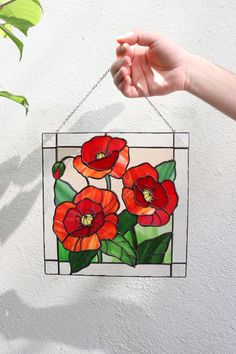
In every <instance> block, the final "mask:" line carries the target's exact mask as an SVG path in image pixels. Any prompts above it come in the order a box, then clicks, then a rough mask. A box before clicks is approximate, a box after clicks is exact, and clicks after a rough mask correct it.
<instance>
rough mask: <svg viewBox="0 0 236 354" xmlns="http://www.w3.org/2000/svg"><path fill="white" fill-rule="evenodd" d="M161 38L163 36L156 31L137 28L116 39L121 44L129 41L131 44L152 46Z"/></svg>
mask: <svg viewBox="0 0 236 354" xmlns="http://www.w3.org/2000/svg"><path fill="white" fill-rule="evenodd" d="M160 38H161V36H160V35H159V34H157V33H154V32H146V31H142V30H135V31H132V32H129V33H126V34H124V35H123V36H120V37H118V38H117V39H116V40H117V42H118V43H120V44H123V43H128V44H129V45H134V44H139V45H141V46H150V45H152V44H153V43H154V42H155V41H157V40H158V39H160Z"/></svg>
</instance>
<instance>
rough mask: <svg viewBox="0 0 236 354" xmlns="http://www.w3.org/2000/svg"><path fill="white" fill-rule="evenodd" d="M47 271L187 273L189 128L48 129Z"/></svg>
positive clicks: (45, 145)
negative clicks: (145, 130) (158, 130)
mask: <svg viewBox="0 0 236 354" xmlns="http://www.w3.org/2000/svg"><path fill="white" fill-rule="evenodd" d="M42 142H43V147H42V151H43V201H44V203H43V209H44V210H43V216H44V262H45V273H46V274H63V275H78V276H80V275H81V276H82V275H83V276H92V275H102V276H135V277H136V276H145V277H185V276H186V269H187V237H188V235H187V232H188V160H189V134H188V133H119V132H113V133H55V134H52V133H45V134H43V138H42Z"/></svg>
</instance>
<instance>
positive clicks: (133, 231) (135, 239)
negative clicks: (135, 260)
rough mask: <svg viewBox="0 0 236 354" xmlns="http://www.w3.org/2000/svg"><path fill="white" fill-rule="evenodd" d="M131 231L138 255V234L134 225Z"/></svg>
mask: <svg viewBox="0 0 236 354" xmlns="http://www.w3.org/2000/svg"><path fill="white" fill-rule="evenodd" d="M130 233H131V237H132V243H133V247H134V249H135V251H136V253H137V256H138V241H137V236H136V232H135V229H134V227H132V228H131V229H130Z"/></svg>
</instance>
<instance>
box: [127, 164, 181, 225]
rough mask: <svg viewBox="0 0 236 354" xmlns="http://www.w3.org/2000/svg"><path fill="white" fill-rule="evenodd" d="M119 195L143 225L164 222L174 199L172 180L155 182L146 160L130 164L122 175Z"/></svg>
mask: <svg viewBox="0 0 236 354" xmlns="http://www.w3.org/2000/svg"><path fill="white" fill-rule="evenodd" d="M123 184H124V188H123V191H122V197H123V200H124V202H125V205H126V208H127V210H128V211H129V212H130V213H132V214H136V215H138V223H139V224H141V225H144V226H147V225H153V226H162V225H165V224H167V222H168V221H169V219H170V215H171V214H172V213H173V211H174V209H175V208H176V206H177V203H178V196H177V193H176V190H175V186H174V183H173V182H172V181H170V180H165V181H163V182H162V183H159V182H158V173H157V170H156V169H155V168H154V167H152V166H151V165H150V164H149V163H143V164H141V165H139V166H135V167H131V168H130V169H128V170H127V171H126V173H125V174H124V176H123Z"/></svg>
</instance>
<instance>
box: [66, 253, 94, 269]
mask: <svg viewBox="0 0 236 354" xmlns="http://www.w3.org/2000/svg"><path fill="white" fill-rule="evenodd" d="M97 252H98V250H93V251H81V252H70V253H69V262H70V267H71V273H77V272H79V271H80V270H81V269H83V268H86V267H88V266H89V265H90V263H91V262H92V260H93V258H94V257H95V256H96V254H97Z"/></svg>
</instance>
